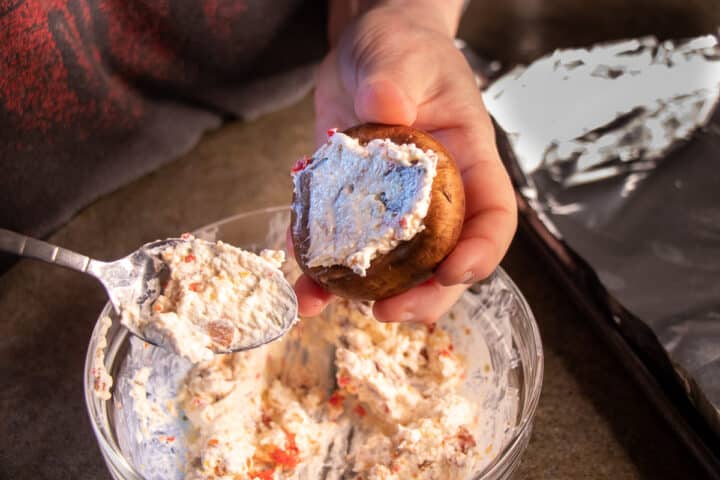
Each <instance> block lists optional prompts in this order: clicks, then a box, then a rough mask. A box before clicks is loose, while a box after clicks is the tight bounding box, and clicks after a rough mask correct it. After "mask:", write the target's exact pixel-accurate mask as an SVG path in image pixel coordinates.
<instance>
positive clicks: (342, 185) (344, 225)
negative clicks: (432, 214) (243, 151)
mask: <svg viewBox="0 0 720 480" xmlns="http://www.w3.org/2000/svg"><path fill="white" fill-rule="evenodd" d="M328 134H329V138H328V141H327V143H326V144H324V145H323V146H321V147H320V148H319V149H318V151H317V152H315V154H314V155H313V157H312V158H305V159H303V160H301V161H300V162H298V163H297V164H296V165H295V167H294V168H293V176H294V182H295V191H296V194H297V192H300V190H301V182H302V181H303V180H302V177H304V176H306V175H309V182H310V185H309V192H310V198H309V208H308V212H307V226H308V233H309V235H308V242H309V244H308V247H307V251H306V252H305V264H306V265H307V266H308V267H311V268H312V267H331V266H335V265H341V266H345V267H348V268H350V269H352V270H353V272H355V273H356V274H358V275H360V276H362V277H364V276H365V275H366V272H367V269H368V268H369V267H370V263H371V262H372V261H373V260H374V259H375V258H377V257H379V256H381V255H383V254H386V253H388V252H390V251H391V250H393V249H394V248H395V247H397V246H398V245H399V244H400V242H402V241H407V240H411V239H412V238H413V237H414V236H415V235H416V234H417V233H418V232H421V231H422V230H423V229H424V228H425V226H424V224H423V219H424V218H425V216H426V215H427V213H428V208H429V206H430V199H431V192H432V184H433V179H434V178H435V175H436V171H437V164H438V156H437V154H436V153H435V152H433V151H432V150H430V149H427V150H423V149H421V148H419V147H418V146H416V145H415V144H414V143H408V144H397V143H395V142H393V141H392V140H390V139H375V140H371V141H370V142H368V143H367V145H362V144H361V143H360V142H359V141H358V140H357V139H355V138H353V137H351V136H349V135H346V134H344V133H342V132H336V131H334V130H331V131H329V132H328ZM306 181H308V180H306Z"/></svg>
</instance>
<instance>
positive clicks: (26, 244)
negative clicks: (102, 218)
mask: <svg viewBox="0 0 720 480" xmlns="http://www.w3.org/2000/svg"><path fill="white" fill-rule="evenodd" d="M196 241H197V240H196ZM183 242H188V240H185V239H182V238H169V239H166V240H157V241H155V242H150V243H146V244H145V245H143V246H142V247H140V248H139V249H137V250H136V251H135V252H133V253H131V254H130V255H128V256H127V257H124V258H121V259H119V260H115V261H114V262H101V261H99V260H94V259H92V258H90V257H87V256H85V255H81V254H79V253H75V252H72V251H70V250H66V249H64V248H61V247H58V246H55V245H51V244H49V243H47V242H43V241H41V240H37V239H34V238H31V237H27V236H25V235H21V234H19V233H15V232H12V231H10V230H5V229H2V228H0V252H7V253H12V254H15V255H19V256H21V257H29V258H35V259H37V260H42V261H44V262H48V263H53V264H55V265H60V266H62V267H66V268H69V269H71V270H77V271H78V272H82V273H87V274H89V275H92V276H93V277H95V278H97V279H98V280H100V283H102V285H103V286H104V287H105V290H106V291H107V294H108V296H109V297H110V303H112V305H113V308H114V309H115V312H116V313H118V314H120V313H121V311H122V309H123V307H127V306H129V305H132V304H137V305H138V306H139V308H140V314H141V315H142V316H143V317H146V318H149V316H150V314H151V307H152V304H153V302H154V301H155V299H157V297H158V296H159V295H160V293H161V292H162V287H161V282H162V281H163V280H164V278H163V277H165V276H166V275H167V273H168V272H169V269H168V267H167V265H166V264H165V262H164V261H163V260H162V259H161V257H160V254H161V253H162V251H163V250H165V249H166V248H168V247H172V246H175V245H178V244H180V243H183ZM269 268H270V267H268V269H269ZM256 273H260V272H256ZM274 278H277V282H278V287H279V288H278V290H277V293H276V294H277V295H278V296H279V298H282V299H283V300H284V301H283V302H282V304H283V306H285V307H286V308H285V309H284V311H281V312H277V314H278V315H280V316H281V319H282V321H281V322H277V324H278V325H279V327H278V328H276V329H273V330H272V331H269V332H266V335H264V336H263V339H262V341H260V342H254V343H252V344H248V345H241V346H236V348H234V349H233V350H219V347H217V346H213V351H214V352H215V353H229V352H230V351H241V350H249V349H251V348H256V347H259V346H261V345H264V344H266V343H269V342H271V341H273V340H275V339H277V338H279V337H280V336H282V335H283V334H285V333H286V332H287V331H288V329H289V328H290V327H291V326H292V325H293V323H294V322H295V320H296V318H297V308H298V304H297V298H296V297H295V292H294V290H293V288H292V286H290V284H289V283H288V282H287V281H286V280H285V279H284V277H282V276H280V275H277V277H274ZM124 326H125V327H126V328H128V330H129V331H130V332H131V333H133V334H134V335H136V336H137V337H139V338H141V339H143V340H144V341H146V342H148V343H152V344H153V345H159V346H166V344H165V342H163V339H157V338H148V337H147V335H143V333H142V332H140V331H137V329H134V328H130V327H128V326H127V325H124Z"/></svg>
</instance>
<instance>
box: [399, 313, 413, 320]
mask: <svg viewBox="0 0 720 480" xmlns="http://www.w3.org/2000/svg"><path fill="white" fill-rule="evenodd" d="M414 319H415V314H414V313H412V312H403V313H401V314H400V321H401V322H412V321H413V320H414Z"/></svg>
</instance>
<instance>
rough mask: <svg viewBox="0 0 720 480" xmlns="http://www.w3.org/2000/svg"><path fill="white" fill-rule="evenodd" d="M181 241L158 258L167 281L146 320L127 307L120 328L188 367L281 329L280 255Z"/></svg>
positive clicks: (284, 298)
mask: <svg viewBox="0 0 720 480" xmlns="http://www.w3.org/2000/svg"><path fill="white" fill-rule="evenodd" d="M183 238H184V240H185V241H183V242H178V243H177V244H175V245H172V246H168V248H166V249H165V250H163V251H162V252H161V253H160V259H161V260H162V261H163V262H164V263H165V264H166V265H167V267H168V269H169V279H168V281H167V283H166V284H165V285H163V286H162V292H161V294H160V295H159V296H158V298H157V299H156V300H155V302H154V303H153V305H152V311H151V313H150V315H149V316H148V315H143V314H141V313H140V311H139V309H138V308H137V306H135V305H133V306H129V307H127V308H124V309H123V312H122V323H123V324H124V325H126V326H127V327H128V328H130V329H132V330H133V331H139V332H141V333H142V334H143V336H144V337H145V338H147V339H149V340H151V341H153V342H155V343H158V344H159V345H163V346H168V347H169V348H171V349H173V350H174V351H175V352H176V353H177V354H179V355H182V356H183V357H186V358H187V359H188V360H190V361H192V362H200V361H203V360H209V359H211V358H212V357H213V355H214V354H215V353H218V352H220V353H221V352H229V351H233V350H237V349H242V348H247V347H249V346H253V345H258V344H261V343H263V342H264V341H266V340H267V339H268V338H271V337H272V336H273V332H277V333H280V332H282V331H283V330H284V326H285V325H284V318H283V317H284V316H283V312H285V311H286V310H287V307H286V305H288V304H290V302H289V300H290V299H289V298H287V295H285V294H284V293H283V289H281V288H280V287H279V285H280V282H281V281H284V277H283V274H282V272H281V271H280V270H279V267H280V266H281V265H282V263H283V262H284V260H285V254H284V252H282V251H274V250H264V251H263V252H262V253H261V254H260V255H255V254H253V253H250V252H247V251H244V250H241V249H239V248H236V247H233V246H231V245H227V244H225V243H223V242H217V243H210V242H206V241H202V240H197V239H195V238H193V237H192V236H189V235H185V236H184V237H183Z"/></svg>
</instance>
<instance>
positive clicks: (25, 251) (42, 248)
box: [0, 228, 93, 272]
mask: <svg viewBox="0 0 720 480" xmlns="http://www.w3.org/2000/svg"><path fill="white" fill-rule="evenodd" d="M0 252H7V253H13V254H15V255H20V256H21V257H30V258H35V259H37V260H42V261H43V262H48V263H54V264H56V265H60V266H63V267H67V268H70V269H72V270H77V271H79V272H86V271H87V269H88V266H89V265H90V263H91V262H92V261H93V260H92V259H91V258H90V257H86V256H85V255H80V254H79V253H75V252H72V251H70V250H66V249H64V248H61V247H58V246H55V245H51V244H49V243H47V242H43V241H42V240H37V239H35V238H31V237H27V236H25V235H21V234H19V233H15V232H11V231H10V230H5V229H4V228H0Z"/></svg>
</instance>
